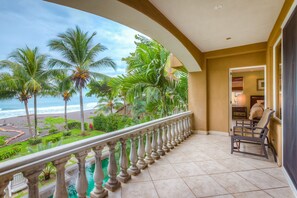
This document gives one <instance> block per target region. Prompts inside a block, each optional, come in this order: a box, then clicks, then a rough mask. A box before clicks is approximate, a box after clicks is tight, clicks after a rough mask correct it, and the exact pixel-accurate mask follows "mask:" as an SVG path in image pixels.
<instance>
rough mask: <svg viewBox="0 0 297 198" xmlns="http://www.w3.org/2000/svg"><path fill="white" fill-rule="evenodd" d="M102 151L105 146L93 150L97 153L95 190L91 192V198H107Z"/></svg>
mask: <svg viewBox="0 0 297 198" xmlns="http://www.w3.org/2000/svg"><path fill="white" fill-rule="evenodd" d="M102 150H103V146H96V147H94V148H93V151H94V153H95V170H94V175H93V178H94V183H95V186H94V189H93V190H92V192H91V194H90V195H91V198H103V197H107V195H108V191H107V190H106V189H104V188H103V187H102V184H103V180H104V173H103V169H102V161H101V157H102Z"/></svg>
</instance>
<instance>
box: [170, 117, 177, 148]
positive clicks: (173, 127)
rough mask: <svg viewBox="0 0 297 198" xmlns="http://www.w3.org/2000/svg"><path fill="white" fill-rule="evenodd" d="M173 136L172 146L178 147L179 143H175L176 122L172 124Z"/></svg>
mask: <svg viewBox="0 0 297 198" xmlns="http://www.w3.org/2000/svg"><path fill="white" fill-rule="evenodd" d="M171 134H172V137H171V145H172V146H174V147H176V146H177V143H176V141H175V122H174V121H173V122H172V123H171Z"/></svg>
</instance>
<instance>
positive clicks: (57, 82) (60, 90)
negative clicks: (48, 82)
mask: <svg viewBox="0 0 297 198" xmlns="http://www.w3.org/2000/svg"><path fill="white" fill-rule="evenodd" d="M75 93H76V90H75V88H74V86H73V83H72V80H71V78H70V77H69V76H68V75H67V73H66V72H61V73H58V74H57V75H55V76H54V77H53V86H52V89H51V90H50V95H52V96H59V97H62V98H63V100H64V120H65V129H66V130H67V131H68V119H67V103H68V101H69V100H70V99H71V97H72V96H73V94H75Z"/></svg>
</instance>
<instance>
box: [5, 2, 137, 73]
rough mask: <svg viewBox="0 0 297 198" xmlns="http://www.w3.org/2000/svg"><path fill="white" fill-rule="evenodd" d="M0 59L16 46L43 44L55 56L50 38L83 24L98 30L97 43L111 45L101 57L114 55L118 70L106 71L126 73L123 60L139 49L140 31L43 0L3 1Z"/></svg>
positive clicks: (85, 26) (90, 29) (85, 29)
mask: <svg viewBox="0 0 297 198" xmlns="http://www.w3.org/2000/svg"><path fill="white" fill-rule="evenodd" d="M0 24H1V30H0V34H1V37H0V60H2V59H5V58H7V56H8V54H9V53H10V52H12V51H13V50H15V49H16V48H21V47H24V46H26V45H28V46H29V47H35V46H37V47H39V48H40V50H41V51H42V52H43V53H47V54H50V55H51V56H59V54H57V53H55V52H52V51H50V50H49V49H48V47H47V44H48V41H49V40H50V39H53V38H55V37H56V35H57V34H58V33H61V32H64V31H65V30H66V29H68V28H73V27H75V26H76V25H79V26H80V27H81V28H82V29H83V30H84V31H88V32H90V33H92V32H94V31H95V32H97V35H96V37H95V39H94V42H95V43H98V42H99V43H101V44H103V45H104V46H106V47H107V48H108V50H106V51H105V52H103V53H102V54H101V55H100V56H99V57H98V58H102V57H104V56H109V57H111V58H112V59H113V60H114V61H115V62H116V64H117V66H118V70H117V71H116V72H115V71H112V70H106V71H104V72H102V73H106V74H107V75H111V76H114V75H118V74H122V73H124V72H125V68H126V65H125V63H124V62H123V61H121V59H122V58H123V57H127V56H128V55H129V54H130V53H131V52H133V51H134V50H135V45H134V36H135V34H140V33H139V32H137V31H135V30H133V29H131V28H128V27H126V26H124V25H121V24H118V23H116V22H113V21H110V20H108V19H105V18H102V17H99V16H96V15H93V14H90V13H86V12H83V11H79V10H75V9H72V8H68V7H64V6H60V5H56V4H53V3H49V2H45V1H39V0H26V1H24V0H3V1H1V6H0Z"/></svg>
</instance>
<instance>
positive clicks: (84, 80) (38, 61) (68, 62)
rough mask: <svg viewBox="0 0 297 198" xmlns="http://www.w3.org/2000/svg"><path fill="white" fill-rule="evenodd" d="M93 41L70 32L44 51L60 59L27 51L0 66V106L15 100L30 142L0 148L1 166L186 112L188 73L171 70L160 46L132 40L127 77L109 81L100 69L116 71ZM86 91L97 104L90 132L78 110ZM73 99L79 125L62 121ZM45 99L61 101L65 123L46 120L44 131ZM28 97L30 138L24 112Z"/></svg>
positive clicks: (76, 31) (85, 34)
mask: <svg viewBox="0 0 297 198" xmlns="http://www.w3.org/2000/svg"><path fill="white" fill-rule="evenodd" d="M95 35H96V33H95V32H94V33H92V34H89V33H88V32H84V31H82V30H81V29H80V28H79V27H75V28H74V29H68V30H67V31H66V32H64V33H61V34H59V35H58V36H57V38H56V39H52V40H50V41H49V44H48V46H49V48H50V50H52V51H55V52H57V53H59V54H60V56H58V57H60V58H59V59H58V58H54V57H49V56H47V55H44V54H41V53H40V52H39V50H38V49H37V48H29V47H26V48H24V49H21V48H20V49H17V50H15V51H14V52H13V53H12V54H11V55H10V56H9V57H8V59H7V60H3V61H1V62H0V69H5V72H2V73H1V74H0V100H1V99H11V98H18V99H19V100H20V101H21V102H23V103H24V107H25V110H26V117H27V123H28V128H29V131H30V133H31V136H32V137H34V138H31V139H29V140H26V141H24V142H21V143H17V144H11V145H8V146H6V147H2V148H0V160H3V159H7V158H10V157H16V156H18V155H25V154H28V150H30V152H37V151H38V148H39V149H40V148H41V147H42V145H43V147H46V146H47V145H48V144H51V145H53V146H58V145H60V144H66V143H70V142H73V141H77V140H81V139H85V138H87V137H92V136H95V135H100V134H104V133H106V132H111V131H115V130H118V129H122V128H125V127H128V126H131V125H134V124H138V123H142V122H145V121H149V120H152V119H156V118H159V117H164V116H168V115H171V114H174V113H177V112H180V111H184V110H186V109H187V100H188V97H187V92H188V91H187V87H188V85H187V71H186V70H185V69H183V68H177V69H175V68H172V67H171V62H170V60H171V54H170V52H169V51H168V50H167V49H165V48H164V47H163V46H162V45H161V44H159V43H158V42H156V41H154V40H151V39H148V38H146V37H143V36H140V35H136V36H135V40H136V41H135V45H136V49H135V51H134V52H132V53H130V55H129V56H128V57H125V58H123V59H122V60H123V62H125V63H126V65H127V69H126V73H125V74H122V75H119V76H116V77H109V76H107V75H105V74H104V73H102V71H103V69H104V68H112V69H116V65H115V63H114V61H113V60H112V59H110V58H109V57H104V58H101V59H98V55H99V54H100V53H101V52H103V51H105V50H106V47H104V46H103V45H102V44H100V43H97V44H94V37H95ZM100 71H101V72H100ZM86 88H87V89H88V92H87V94H86V97H88V96H95V97H96V98H98V105H97V106H96V111H95V113H96V115H94V117H93V124H92V125H91V124H90V125H89V127H88V123H86V122H85V118H84V107H83V97H84V96H83V90H84V89H86ZM76 94H78V95H79V98H80V121H78V120H69V119H68V116H67V114H68V113H67V105H68V102H69V101H70V100H71V98H72V97H75V96H76ZM45 95H50V96H55V97H59V98H61V101H64V118H51V117H47V118H45V119H44V120H43V121H42V122H43V123H41V124H43V127H41V126H40V127H38V126H37V123H38V122H37V103H36V101H37V96H45ZM32 97H33V98H34V133H33V131H32V127H31V125H32V123H31V120H30V116H29V111H28V101H29V100H30V99H31V98H32ZM44 130H47V132H46V134H47V135H46V136H45V137H38V131H40V132H42V133H43V132H44ZM43 135H44V133H43ZM58 142H60V143H59V144H58ZM49 168H50V167H49Z"/></svg>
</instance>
